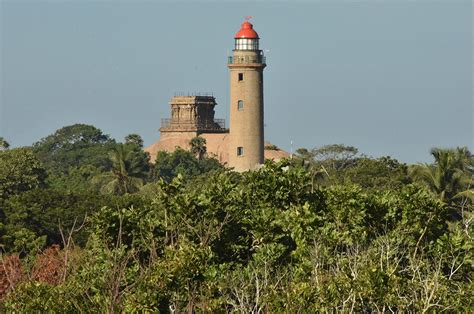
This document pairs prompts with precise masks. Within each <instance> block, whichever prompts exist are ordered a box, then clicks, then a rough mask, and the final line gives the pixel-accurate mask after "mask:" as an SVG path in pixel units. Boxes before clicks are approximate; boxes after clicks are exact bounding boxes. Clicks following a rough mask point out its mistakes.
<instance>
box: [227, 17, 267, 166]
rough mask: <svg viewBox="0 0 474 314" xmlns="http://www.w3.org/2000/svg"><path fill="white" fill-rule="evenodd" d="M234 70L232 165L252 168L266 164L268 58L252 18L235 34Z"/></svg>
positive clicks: (231, 115) (231, 68) (230, 58)
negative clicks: (264, 136) (264, 94)
mask: <svg viewBox="0 0 474 314" xmlns="http://www.w3.org/2000/svg"><path fill="white" fill-rule="evenodd" d="M234 38H235V46H234V50H233V55H232V56H230V57H229V60H228V64H227V66H228V68H229V70H230V134H229V166H230V167H233V168H234V169H235V170H236V171H246V170H252V169H255V168H257V167H258V165H260V164H262V163H263V159H264V144H263V69H264V68H265V66H266V64H265V57H264V56H263V52H262V50H260V49H259V46H258V42H259V37H258V34H257V32H256V31H255V30H254V29H253V25H252V24H251V23H250V22H249V21H245V22H244V23H243V24H242V27H241V29H240V30H239V31H238V32H237V33H236V34H235V37H234Z"/></svg>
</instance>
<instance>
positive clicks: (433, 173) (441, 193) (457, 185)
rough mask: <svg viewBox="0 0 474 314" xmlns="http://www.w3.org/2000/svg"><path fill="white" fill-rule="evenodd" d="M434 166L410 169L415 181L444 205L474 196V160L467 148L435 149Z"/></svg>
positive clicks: (418, 166)
mask: <svg viewBox="0 0 474 314" xmlns="http://www.w3.org/2000/svg"><path fill="white" fill-rule="evenodd" d="M431 155H433V157H434V159H435V161H434V163H433V164H422V165H416V166H413V167H412V168H410V175H411V176H412V178H413V179H414V180H415V181H418V182H420V183H423V184H424V185H426V186H427V187H428V188H429V189H430V190H431V191H432V192H433V193H435V194H436V195H437V196H438V198H439V199H440V200H441V201H442V202H444V203H448V204H449V203H452V202H453V201H454V200H455V199H457V198H460V197H462V196H467V197H470V196H472V195H474V194H473V193H474V190H473V188H472V187H473V186H474V179H473V174H474V171H473V166H474V158H473V156H472V155H471V153H470V152H469V150H468V149H467V148H466V147H462V148H460V147H458V148H456V149H441V148H434V149H432V150H431Z"/></svg>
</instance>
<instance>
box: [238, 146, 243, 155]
mask: <svg viewBox="0 0 474 314" xmlns="http://www.w3.org/2000/svg"><path fill="white" fill-rule="evenodd" d="M243 155H244V148H243V147H237V156H243Z"/></svg>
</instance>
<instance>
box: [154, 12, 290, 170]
mask: <svg viewBox="0 0 474 314" xmlns="http://www.w3.org/2000/svg"><path fill="white" fill-rule="evenodd" d="M234 39H235V46H234V50H233V55H232V56H230V57H229V59H228V62H227V66H228V68H229V72H230V129H227V128H226V125H225V120H224V119H216V118H215V117H214V113H215V111H214V107H215V106H216V105H217V103H216V100H215V98H214V97H213V96H207V95H206V96H202V95H191V96H190V95H187V96H185V95H176V96H174V97H173V98H171V102H170V105H171V118H168V119H162V120H161V127H160V139H159V140H158V141H157V142H156V143H154V144H152V145H151V146H149V147H147V148H145V151H148V152H149V153H150V155H151V156H152V159H154V158H155V156H156V154H157V152H158V151H163V150H164V151H174V150H175V149H176V147H181V148H184V149H189V141H190V140H191V139H192V138H194V137H196V136H201V137H203V138H205V139H206V147H207V152H208V154H209V155H211V156H214V157H215V158H217V159H218V160H219V161H220V162H221V163H223V164H225V165H228V166H229V167H232V168H234V169H235V170H236V171H246V170H252V169H255V168H257V167H258V166H259V165H260V164H262V163H263V161H264V159H275V160H278V159H281V158H285V157H288V156H289V154H288V153H287V152H284V151H282V150H279V149H276V148H275V145H271V144H270V143H265V142H264V125H263V118H264V110H263V108H264V106H263V69H264V68H265V66H266V60H265V56H264V55H263V52H262V50H260V49H259V36H258V34H257V32H256V31H255V30H254V29H253V25H252V24H251V23H250V22H248V21H245V22H244V23H243V24H242V27H241V29H240V30H239V31H238V32H237V34H236V35H235V36H234Z"/></svg>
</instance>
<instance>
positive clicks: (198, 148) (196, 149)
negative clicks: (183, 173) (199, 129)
mask: <svg viewBox="0 0 474 314" xmlns="http://www.w3.org/2000/svg"><path fill="white" fill-rule="evenodd" d="M189 145H190V146H191V152H192V153H193V154H194V155H196V157H197V159H198V160H202V159H203V158H204V156H205V155H206V152H207V148H206V139H205V138H202V137H200V136H196V137H193V138H192V139H191V141H189Z"/></svg>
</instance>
